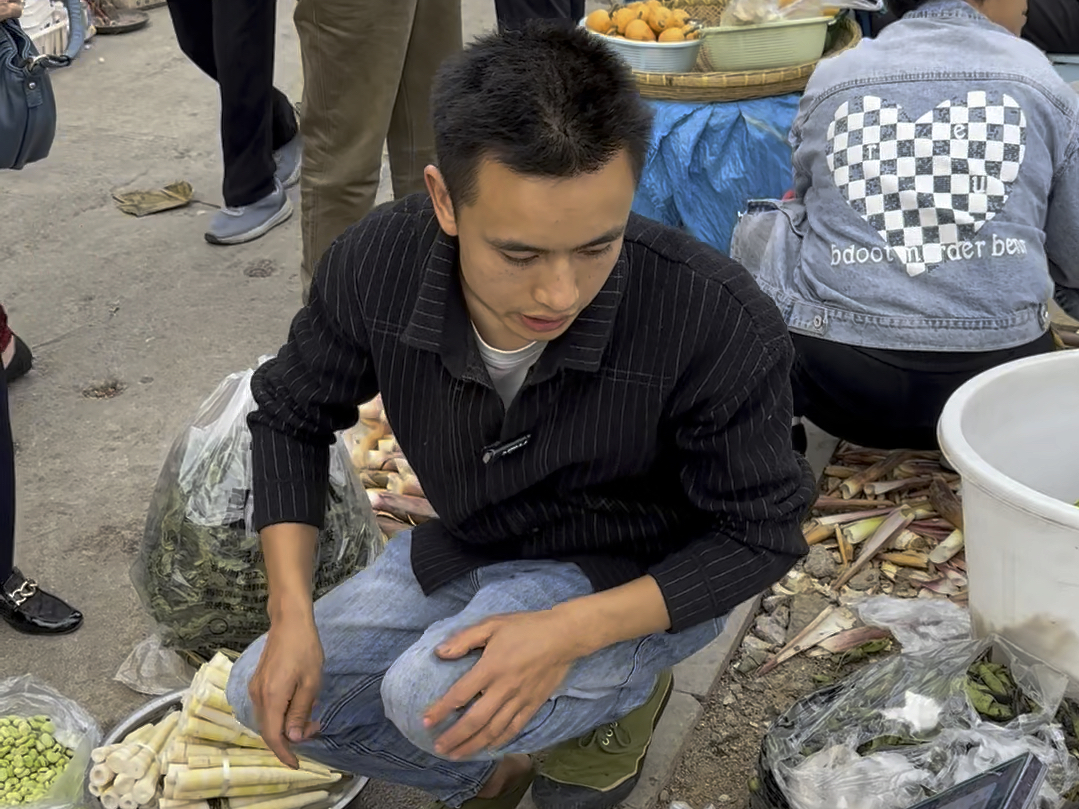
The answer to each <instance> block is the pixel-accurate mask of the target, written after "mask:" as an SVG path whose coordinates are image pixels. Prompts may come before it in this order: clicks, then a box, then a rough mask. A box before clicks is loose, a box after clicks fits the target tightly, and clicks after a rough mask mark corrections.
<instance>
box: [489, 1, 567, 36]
mask: <svg viewBox="0 0 1079 809" xmlns="http://www.w3.org/2000/svg"><path fill="white" fill-rule="evenodd" d="M584 4H585V0H495V15H496V16H497V17H498V30H499V31H505V30H507V29H520V28H523V27H524V24H525V23H526V22H528V21H529V20H557V21H559V22H562V23H564V24H565V25H567V26H569V27H572V26H574V25H576V24H577V22H578V21H579V20H580V19H581V17H583V16H584Z"/></svg>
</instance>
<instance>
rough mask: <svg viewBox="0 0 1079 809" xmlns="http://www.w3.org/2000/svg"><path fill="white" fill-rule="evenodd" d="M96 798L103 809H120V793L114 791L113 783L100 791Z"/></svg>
mask: <svg viewBox="0 0 1079 809" xmlns="http://www.w3.org/2000/svg"><path fill="white" fill-rule="evenodd" d="M98 800H99V801H101V805H102V806H104V807H105V809H120V793H119V792H117V791H116V786H115V785H113V786H111V787H109V788H108V789H106V790H105V791H104V792H102V793H101V795H100V796H99V797H98Z"/></svg>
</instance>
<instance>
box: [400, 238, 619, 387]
mask: <svg viewBox="0 0 1079 809" xmlns="http://www.w3.org/2000/svg"><path fill="white" fill-rule="evenodd" d="M422 272H423V279H422V281H421V282H420V290H419V294H418V295H417V297H416V304H415V306H414V307H413V309H412V316H411V317H410V318H409V321H408V325H407V326H406V327H405V330H404V332H403V334H402V337H401V339H402V340H403V341H404V342H405V343H406V344H408V345H410V346H413V347H414V348H419V349H423V350H426V351H434V352H435V353H437V354H439V355H440V356H441V357H442V362H443V364H444V365H445V366H446V369H447V370H448V371H449V372H450V373H451V374H453V375H454V376H456V377H459V378H464V379H467V378H472V379H476V380H477V381H483V380H484V379H486V378H487V374H486V371H485V370H484V368H483V362H482V359H481V358H480V355H479V350H478V348H477V347H476V341H475V339H474V338H473V336H472V328H471V325H470V323H471V320H470V318H469V316H468V309H467V308H466V306H465V300H464V295H463V294H462V292H461V284H460V280H459V279H458V275H457V273H458V251H457V240H456V239H455V238H453V237H451V236H448V235H447V234H446V233H445V232H444V231H443V230H442V229H441V228H440V229H439V230H438V234H437V235H436V236H435V241H434V244H433V245H432V247H431V251H430V253H429V254H428V256H427V261H426V263H425V264H424V267H423V270H422ZM627 275H628V262H627V260H626V253H625V248H624V247H623V249H622V252H621V253H620V254H619V256H618V260H617V261H616V262H615V266H614V269H613V270H612V271H611V275H610V277H609V278H608V279H607V283H605V284H604V285H603V288H602V289H601V290H600V291H599V294H597V295H596V297H595V298H594V299H593V300H592V303H590V304H589V305H588V306H587V307H586V308H585V310H584V311H583V312H581V314H579V315H578V316H577V318H576V320H574V321H573V323H572V324H571V325H570V327H569V329H567V330H566V332H565V334H563V335H561V336H560V337H558V338H557V339H555V340H553V341H551V342H550V343H549V344H548V345H547V347H546V348H545V349H544V351H543V354H541V355H540V358H539V360H538V362H537V363H536V368H535V370H534V375H533V379H532V381H533V382H541V381H543V380H544V379H548V378H550V377H552V376H554V375H555V374H556V373H557V372H558V371H559V370H560V369H562V368H571V369H574V370H578V371H597V370H599V368H600V365H601V363H602V360H603V355H604V352H605V351H606V349H607V345H608V344H609V343H610V340H611V334H612V333H613V331H614V322H615V318H616V317H617V315H618V307H619V304H620V303H621V300H622V294H623V293H624V291H625V287H626V280H627Z"/></svg>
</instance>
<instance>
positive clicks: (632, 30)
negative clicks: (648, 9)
mask: <svg viewBox="0 0 1079 809" xmlns="http://www.w3.org/2000/svg"><path fill="white" fill-rule="evenodd" d="M626 39H632V40H634V41H635V42H655V41H656V35H655V34H654V33H653V32H652V29H651V28H650V27H649V25H648V23H646V22H645V21H644V20H634V21H633V22H631V23H630V24H629V25H627V26H626Z"/></svg>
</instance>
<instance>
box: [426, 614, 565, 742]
mask: <svg viewBox="0 0 1079 809" xmlns="http://www.w3.org/2000/svg"><path fill="white" fill-rule="evenodd" d="M567 629H568V628H567V626H566V625H565V623H564V622H563V621H562V620H560V618H559V617H558V616H556V615H555V614H554V613H552V612H551V611H545V612H519V613H513V614H510V615H497V616H494V617H492V618H488V619H487V620H485V621H483V622H481V623H479V624H477V625H476V626H473V627H471V628H470V629H466V630H464V631H463V632H460V633H458V634H457V635H456V636H454V637H453V638H451V639H450V640H448V641H446V642H445V643H444V644H442V646H440V647H438V649H437V650H436V651H437V653H438V655H439V657H441V658H443V659H444V660H456V659H458V658H461V657H464V656H465V655H466V654H468V653H469V652H470V651H472V650H473V649H480V648H482V649H483V655H482V657H480V659H479V661H478V662H477V663H476V665H475V666H473V667H472V670H471V671H469V672H468V674H466V675H465V676H464V677H462V678H461V679H460V680H458V681H457V682H456V683H454V685H453V687H452V688H451V689H450V690H449V691H447V692H446V695H445V696H444V697H442V699H440V700H439V701H438V702H436V703H435V704H434V705H432V706H431V707H430V708H429V709H428V711H427V713H426V715H425V716H424V722H425V724H426V725H427V727H429V728H430V727H436V726H437V725H438V724H439V723H441V722H443V721H444V720H445V719H446V718H447V717H449V716H450V715H452V714H453V712H454V711H455V710H457V709H458V708H463V707H465V706H466V705H469V704H470V703H472V705H471V707H470V708H469V709H468V711H467V712H466V713H465V715H464V716H462V717H461V718H460V719H458V720H457V722H455V723H454V725H453V727H451V728H450V729H449V730H447V731H446V732H445V733H443V734H442V735H441V736H440V737H439V738H438V740H437V741H436V743H435V751H436V752H437V753H438V754H439V755H440V756H444V757H446V758H450V759H462V758H467V757H469V756H472V755H475V754H476V753H478V752H480V751H481V750H484V749H490V750H497V749H499V748H500V747H502V746H503V745H505V744H507V743H508V742H509V741H510V740H511V739H513V738H514V737H515V736H517V735H518V734H519V733H520V732H521V731H522V730H524V728H525V726H526V725H527V724H528V722H529V720H530V719H532V717H533V716H534V715H535V714H536V711H538V710H539V708H540V706H542V705H543V703H544V702H546V701H547V700H548V699H550V697H551V694H553V693H554V691H555V689H556V688H558V686H559V685H561V684H562V681H563V680H564V679H565V677H566V673H567V672H568V671H569V667H570V666H571V665H572V664H573V661H574V660H576V659H577V658H578V657H581V656H582V654H581V652H580V651H578V650H577V649H576V643H577V641H576V639H575V638H574V637H573V635H574V633H573V632H572V631H567ZM473 700H475V702H474V703H473Z"/></svg>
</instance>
